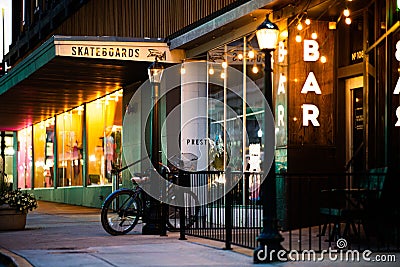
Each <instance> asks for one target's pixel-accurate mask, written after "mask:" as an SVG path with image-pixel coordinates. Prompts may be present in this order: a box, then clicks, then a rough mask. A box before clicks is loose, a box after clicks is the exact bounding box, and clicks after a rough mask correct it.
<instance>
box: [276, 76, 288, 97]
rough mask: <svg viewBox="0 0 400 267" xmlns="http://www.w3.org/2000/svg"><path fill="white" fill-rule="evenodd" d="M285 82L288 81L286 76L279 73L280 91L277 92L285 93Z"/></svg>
mask: <svg viewBox="0 0 400 267" xmlns="http://www.w3.org/2000/svg"><path fill="white" fill-rule="evenodd" d="M285 82H286V77H285V75H283V74H282V73H281V74H280V75H279V86H278V92H277V94H278V95H280V94H281V93H282V94H284V93H285Z"/></svg>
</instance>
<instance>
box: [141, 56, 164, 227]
mask: <svg viewBox="0 0 400 267" xmlns="http://www.w3.org/2000/svg"><path fill="white" fill-rule="evenodd" d="M147 70H148V75H149V81H150V84H151V85H152V89H153V90H152V103H151V107H152V111H151V113H150V119H151V128H150V129H151V130H150V150H151V152H150V153H151V154H150V160H151V163H152V165H153V166H152V168H151V169H152V170H154V171H152V172H151V173H150V186H151V187H155V186H160V185H158V184H157V183H156V181H157V180H158V179H157V178H156V175H157V172H159V162H160V143H161V142H160V140H161V131H160V107H159V92H160V83H161V78H162V75H163V72H164V67H163V65H162V64H161V63H160V62H158V58H157V57H156V58H155V61H154V62H153V63H152V64H151V65H150V66H149V68H148V69H147ZM153 191H154V189H153ZM147 214H148V216H146V217H147V218H146V224H145V225H144V226H143V228H142V234H160V235H166V229H165V224H164V222H163V220H162V219H161V216H162V212H161V205H160V202H158V201H156V200H155V199H154V198H152V197H150V207H148V213H147Z"/></svg>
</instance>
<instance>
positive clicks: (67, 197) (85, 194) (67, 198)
mask: <svg viewBox="0 0 400 267" xmlns="http://www.w3.org/2000/svg"><path fill="white" fill-rule="evenodd" d="M27 191H28V192H30V193H32V194H34V195H35V197H36V199H38V200H43V201H50V202H58V203H65V204H71V205H79V206H85V207H93V208H101V205H102V204H103V202H104V200H105V199H106V197H107V196H108V195H109V194H111V186H88V187H82V186H76V187H75V186H71V187H59V188H57V189H52V188H36V189H34V190H27Z"/></svg>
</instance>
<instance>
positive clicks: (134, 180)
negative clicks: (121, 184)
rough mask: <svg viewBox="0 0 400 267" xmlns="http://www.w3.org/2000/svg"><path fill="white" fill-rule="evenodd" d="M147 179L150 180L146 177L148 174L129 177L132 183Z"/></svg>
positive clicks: (142, 181)
mask: <svg viewBox="0 0 400 267" xmlns="http://www.w3.org/2000/svg"><path fill="white" fill-rule="evenodd" d="M149 180H150V177H148V176H133V177H132V178H131V181H132V182H133V183H137V184H140V183H145V182H147V181H149Z"/></svg>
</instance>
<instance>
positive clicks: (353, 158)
mask: <svg viewBox="0 0 400 267" xmlns="http://www.w3.org/2000/svg"><path fill="white" fill-rule="evenodd" d="M363 106H364V99H363V77H362V76H359V77H355V78H351V79H347V80H346V171H347V172H356V173H358V172H363V171H364V169H365V168H364V166H365V142H364V107H363Z"/></svg>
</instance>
